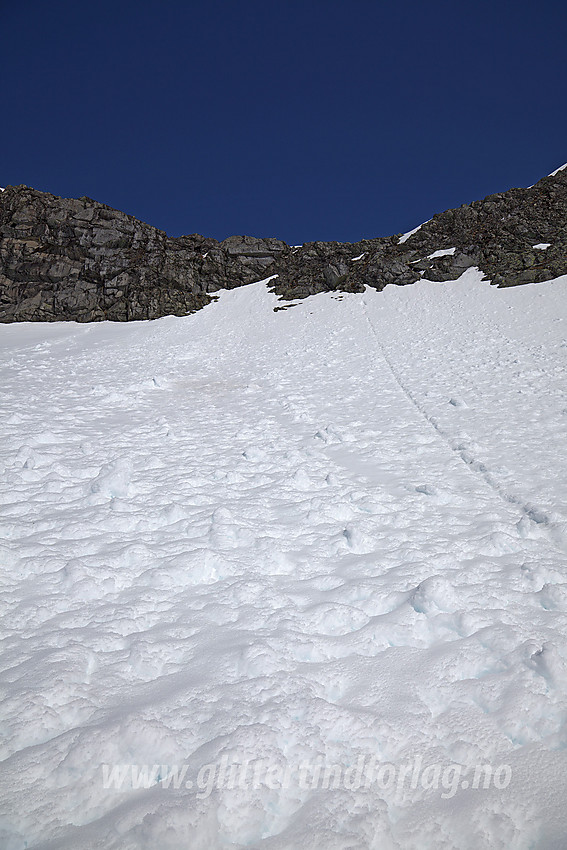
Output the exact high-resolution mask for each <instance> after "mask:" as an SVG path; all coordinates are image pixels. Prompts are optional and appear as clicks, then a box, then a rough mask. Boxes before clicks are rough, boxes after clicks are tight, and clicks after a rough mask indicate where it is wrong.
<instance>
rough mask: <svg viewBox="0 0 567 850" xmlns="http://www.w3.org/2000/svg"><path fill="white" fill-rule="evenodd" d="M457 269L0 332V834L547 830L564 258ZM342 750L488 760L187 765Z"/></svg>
mask: <svg viewBox="0 0 567 850" xmlns="http://www.w3.org/2000/svg"><path fill="white" fill-rule="evenodd" d="M480 278H481V275H480V273H478V272H477V271H476V270H468V271H467V272H466V273H465V274H464V275H463V276H462V277H461V278H460V279H459V280H458V281H457V282H453V283H444V284H438V283H432V282H429V281H421V282H419V283H417V284H415V285H412V286H406V287H393V286H388V287H386V289H385V290H384V291H383V292H381V293H378V292H376V291H374V290H367V291H366V292H365V293H364V294H346V293H341V294H340V295H335V294H332V293H325V294H322V295H318V296H315V297H312V298H309V299H307V300H305V301H302V302H300V303H299V304H297V305H296V306H295V307H293V309H289V310H285V311H278V312H274V310H273V307H274V306H277V304H278V302H277V300H276V297H275V296H274V295H273V294H271V293H270V292H268V290H267V287H266V285H265V284H264V283H260V284H255V285H253V286H249V287H244V288H240V289H235V290H232V291H229V292H222V293H220V299H219V301H218V302H216V303H214V304H212V305H210V306H209V307H207V308H206V309H205V310H202V311H199V312H198V313H196V314H194V315H192V316H189V317H186V318H173V317H170V318H164V319H160V320H157V321H154V322H148V323H128V324H112V323H102V324H93V325H78V324H72V323H65V324H64V323H57V324H19V325H4V326H2V327H1V328H0V380H1V385H2V390H3V417H2V420H1V422H0V427H1V436H2V439H1V443H0V459H1V461H2V469H3V470H4V473H3V476H2V479H1V480H0V503H1V504H2V519H1V520H0V534H1V541H0V559H1V563H2V566H3V570H2V572H1V586H0V603H1V605H2V613H3V617H2V620H1V622H2V626H1V634H0V636H1V638H2V640H3V651H2V655H1V658H0V664H1V670H2V682H3V685H2V687H3V705H2V726H1V728H2V740H1V744H2V753H1V758H2V759H3V763H2V768H3V769H2V772H1V774H0V800H1V803H0V811H1V812H2V815H1V816H0V847H2V848H5V849H6V850H22V848H45V850H48V848H49V850H63V848H65V850H92V848H104V850H142V848H143V850H156V848H160V850H161V848H166V850H169V848H172V850H173V848H175V850H179V848H191V850H195V848H196V849H197V850H211V849H212V848H241V847H244V846H246V847H249V848H250V847H252V848H266V850H283V848H298V847H304V848H306V849H307V848H308V850H314V848H321V850H323V848H325V850H339V848H340V849H341V850H346V848H375V850H384V848H387V850H393V849H394V848H403V850H406V848H408V850H414V849H415V850H418V848H419V850H421V848H431V850H433V848H435V850H439V849H441V850H449V849H450V850H469V848H470V850H478V848H486V850H498V848H502V850H504V848H506V850H510V848H512V850H523V849H524V848H525V850H527V848H536V847H537V848H538V850H542V848H560V847H563V846H564V836H565V833H566V828H567V816H566V815H565V804H564V801H565V794H566V792H567V770H566V768H567V728H566V717H567V650H566V645H565V632H566V629H567V570H566V567H567V563H566V561H567V509H566V505H567V455H566V453H565V444H566V441H567V398H566V392H565V377H566V367H567V345H566V342H565V329H566V321H567V277H563V278H559V279H558V280H556V281H552V282H547V283H542V284H536V285H531V286H522V287H512V288H506V289H501V290H499V289H497V288H495V287H491V286H490V285H489V283H487V282H482V281H481V279H480ZM363 756H364V758H365V759H366V758H370V757H374V758H377V759H378V761H379V763H380V764H382V765H384V764H385V765H388V764H389V765H392V766H393V768H395V769H396V770H398V771H399V770H402V769H405V767H404V766H406V765H414V764H415V763H416V759H422V760H423V764H424V765H431V766H432V768H434V766H435V765H441V766H442V769H443V771H444V773H443V775H444V776H447V777H449V774H446V773H445V771H446V769H447V766H451V765H458V766H459V767H460V768H462V769H463V771H464V770H467V769H469V768H470V767H471V766H473V765H477V764H486V763H489V764H491V765H494V766H495V767H497V766H499V765H508V766H509V769H510V771H511V779H510V782H509V784H506V787H502V788H498V787H495V786H494V784H492V785H491V786H490V787H489V788H487V789H484V788H477V789H473V788H472V787H471V785H470V774H463V775H466V776H467V779H463V780H462V782H459V783H458V784H457V785H456V786H455V787H454V788H453V787H452V786H450V783H446V784H445V786H444V788H445V790H443V787H442V786H438V787H434V783H433V784H431V783H429V784H428V783H425V782H423V781H420V782H418V783H416V787H410V785H411V783H410V781H409V779H408V782H407V785H406V786H404V787H403V788H402V789H401V791H400V790H399V788H398V786H396V787H390V786H388V783H387V782H386V781H385V780H384V777H385V773H383V774H382V780H384V781H382V784H381V785H380V783H378V784H376V783H373V784H372V785H371V786H370V787H368V788H366V787H357V786H356V783H352V782H350V780H349V782H348V783H347V781H346V776H347V774H346V772H345V779H344V782H342V783H339V786H338V787H336V788H335V787H332V786H331V787H329V788H324V787H321V785H320V784H319V785H317V784H316V783H314V782H311V783H310V782H307V783H306V782H304V781H303V782H302V781H301V780H300V778H298V775H297V773H295V774H293V777H294V778H292V781H290V782H289V783H287V785H286V786H285V787H281V788H280V787H277V786H276V787H275V788H273V787H270V783H269V782H267V781H258V782H257V783H256V784H255V785H254V783H252V784H251V783H246V782H245V783H243V786H242V787H238V785H237V786H236V787H230V783H227V782H220V780H219V781H218V783H217V784H216V785H215V786H214V787H206V783H205V782H201V783H199V782H198V781H197V785H195V781H196V777H198V776H201V777H202V778H203V777H205V774H204V773H200V771H202V769H203V766H204V765H218V764H220V763H221V762H222V759H223V757H224V758H225V762H226V760H229V761H230V763H231V764H232V763H242V762H244V761H245V760H247V759H250V760H252V761H254V762H257V761H258V760H261V759H263V760H265V762H266V764H268V765H272V766H275V767H276V768H278V767H281V766H286V767H288V766H290V767H291V768H296V767H297V766H299V765H301V764H302V763H303V762H308V763H309V764H314V763H319V764H335V765H342V766H343V768H344V769H345V771H346V770H347V769H351V772H352V769H353V768H354V766H355V765H356V764H357V761H358V759H359V758H361V757H363ZM154 764H155V765H165V766H171V765H185V766H186V767H187V771H188V772H187V774H186V775H187V776H188V777H189V780H187V782H188V783H189V784H186V783H185V782H183V783H182V784H181V786H180V787H179V788H178V789H175V788H173V787H169V788H167V789H166V788H165V787H163V783H160V782H156V781H154V783H153V784H152V785H151V787H148V788H144V787H140V788H138V789H137V790H132V788H131V785H130V787H128V782H126V783H125V786H124V787H123V788H116V787H108V788H105V787H104V782H103V766H104V765H106V766H113V765H137V766H140V765H150V767H151V766H152V765H154ZM165 772H167V771H165ZM430 774H431V776H434V774H435V770H434V769H433V770H432V772H430ZM349 776H351V774H349ZM160 777H161V778H163V775H161V774H160V776H157V777H156V778H155V779H156V780H158V779H159V778H160ZM191 783H193V784H192V785H191ZM232 784H233V786H234V783H232ZM467 784H468V787H467ZM503 784H505V783H503ZM311 786H313V787H311ZM382 786H384V787H382ZM197 788H201V789H202V788H205V791H203V792H202V793H197V792H196V789H197ZM207 791H208V792H210V793H207ZM453 792H454V793H453Z"/></svg>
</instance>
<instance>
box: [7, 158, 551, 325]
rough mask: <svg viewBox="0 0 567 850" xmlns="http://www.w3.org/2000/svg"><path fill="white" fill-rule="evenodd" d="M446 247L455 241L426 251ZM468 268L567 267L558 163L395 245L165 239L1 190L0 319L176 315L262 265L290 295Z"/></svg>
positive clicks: (112, 216) (82, 208)
mask: <svg viewBox="0 0 567 850" xmlns="http://www.w3.org/2000/svg"><path fill="white" fill-rule="evenodd" d="M538 243H551V245H550V247H549V248H547V249H546V250H539V249H535V248H533V246H534V245H535V244H538ZM444 249H445V250H446V249H455V250H454V252H453V253H452V254H451V255H445V256H441V257H433V258H431V257H430V255H431V254H433V253H434V252H435V251H438V250H444ZM470 266H478V267H479V268H480V269H481V270H482V271H483V272H484V274H485V276H486V277H487V278H489V279H490V280H491V281H492V283H494V284H496V285H498V286H514V285H518V284H524V283H533V282H539V281H543V280H549V279H552V278H555V277H558V276H559V275H562V274H567V169H564V170H562V171H559V172H557V174H556V175H555V176H550V177H544V178H543V179H542V180H540V181H539V182H538V183H537V184H536V185H535V186H533V187H531V188H529V189H510V190H509V191H507V192H502V193H499V194H496V195H489V196H488V197H487V198H485V199H484V200H482V201H475V202H474V203H472V204H465V205H463V206H461V207H459V208H458V209H454V210H448V211H447V212H444V213H440V214H438V215H435V216H434V217H433V218H432V219H431V221H428V222H426V223H425V224H423V225H422V226H421V227H420V228H419V229H418V230H417V231H416V232H415V233H414V234H413V235H412V236H410V237H408V238H407V239H406V240H405V241H404V242H403V243H402V244H400V241H399V234H398V235H395V236H390V237H387V238H378V239H368V240H362V241H360V242H355V243H340V242H310V243H306V244H305V245H303V246H301V247H300V248H293V247H290V246H288V245H286V243H285V242H282V241H280V240H278V239H272V238H270V239H255V238H253V237H250V236H231V237H230V238H229V239H225V240H224V241H223V242H218V241H217V240H215V239H207V238H205V237H203V236H199V235H197V234H195V235H192V236H181V237H178V238H170V237H168V236H167V235H166V234H165V233H164V232H163V231H161V230H157V229H156V228H154V227H151V226H150V225H148V224H144V223H143V222H140V221H138V220H137V219H135V218H134V217H133V216H129V215H126V214H125V213H121V212H119V211H117V210H114V209H112V208H111V207H108V206H105V205H104V204H100V203H98V202H97V201H93V200H91V199H90V198H79V199H78V200H73V199H62V198H58V197H56V196H54V195H50V194H47V193H45V192H38V191H36V190H34V189H30V188H28V187H26V186H15V187H14V186H9V187H7V188H6V189H5V191H4V192H1V193H0V322H17V321H57V320H75V321H82V322H88V321H100V320H103V319H111V320H115V321H129V320H134V319H153V318H158V317H159V316H164V315H170V314H173V315H185V314H186V313H188V312H192V311H194V310H198V309H199V308H201V307H204V306H205V305H206V304H208V303H209V302H210V301H211V296H210V293H214V292H215V291H217V290H218V289H221V288H233V287H236V286H242V285H244V284H247V283H252V282H254V281H257V280H261V279H263V278H266V277H268V276H271V275H277V278H275V279H274V281H273V284H272V285H273V287H274V290H275V292H276V293H277V294H278V295H280V296H281V298H283V299H287V300H290V299H297V298H304V297H306V296H308V295H313V294H316V293H318V292H325V291H336V290H339V291H345V292H361V291H363V289H364V287H365V285H368V286H371V287H374V288H375V289H378V290H381V289H383V288H384V286H386V285H387V284H388V283H394V284H397V285H405V284H409V283H414V282H415V281H417V280H419V279H420V278H421V277H426V278H427V279H429V280H438V281H444V280H453V279H455V278H457V277H459V275H460V274H462V272H463V271H464V270H465V269H466V268H469V267H470Z"/></svg>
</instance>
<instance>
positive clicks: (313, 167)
mask: <svg viewBox="0 0 567 850" xmlns="http://www.w3.org/2000/svg"><path fill="white" fill-rule="evenodd" d="M0 12H1V20H2V29H3V36H2V45H1V49H0V81H1V90H2V95H1V111H0V116H1V120H2V126H3V129H2V132H1V133H0V185H7V184H18V183H26V184H27V185H29V186H34V187H35V188H37V189H42V190H45V191H49V192H53V193H54V194H57V195H64V196H68V197H79V196H81V195H88V196H90V197H92V198H95V199H96V200H99V201H103V202H104V203H107V204H110V205H111V206H113V207H117V208H118V209H121V210H124V211H125V212H129V213H132V214H133V215H136V216H137V217H139V218H141V219H143V220H144V221H147V222H149V223H151V224H154V225H156V226H157V227H160V228H162V229H164V230H166V231H167V232H168V233H169V234H170V235H174V236H178V235H181V234H183V233H194V232H199V233H203V234H205V235H207V236H215V237H217V238H218V239H223V238H225V237H226V236H229V235H231V234H234V233H238V234H241V233H247V234H251V235H257V236H279V237H280V238H282V239H285V240H286V241H288V242H290V243H293V244H295V243H301V242H304V241H311V240H315V239H325V240H330V239H336V240H340V241H355V240H357V239H361V238H365V237H373V236H383V235H389V234H391V233H398V232H401V231H405V230H408V229H410V228H411V227H414V226H416V225H417V224H420V223H421V222H422V221H424V220H426V219H428V218H430V217H431V216H432V215H433V214H434V213H435V212H441V211H442V210H444V209H446V208H448V207H454V206H459V205H460V204H462V203H466V202H469V201H472V200H475V199H476V198H482V197H484V196H485V195H487V194H489V193H492V192H497V191H503V190H505V189H508V188H510V187H511V186H525V185H529V184H531V183H533V182H535V181H536V180H538V179H539V178H540V177H541V176H543V175H544V174H547V173H548V172H550V171H552V170H554V169H555V168H557V167H558V166H559V165H562V164H563V163H564V162H566V161H567V110H566V109H565V93H566V91H567V3H566V2H565V0H539V2H527V0H514V2H508V0H453V2H445V0H427V2H425V1H424V2H419V0H405V2H380V0H344V2H343V0H302V2H299V0H282V2H280V1H279V0H241V2H239V3H236V2H228V0H206V2H205V0H194V2H177V0H161V2H157V0H113V2H108V0H96V2H89V3H87V2H80V0H73V1H72V2H69V0H51V2H49V3H48V2H45V0H39V1H38V0H36V2H34V0H21V2H20V3H19V4H17V3H15V2H14V0H0Z"/></svg>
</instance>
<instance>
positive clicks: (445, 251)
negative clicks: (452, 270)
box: [427, 248, 457, 260]
mask: <svg viewBox="0 0 567 850" xmlns="http://www.w3.org/2000/svg"><path fill="white" fill-rule="evenodd" d="M456 250H457V249H456V248H440V249H439V250H438V251H434V252H433V253H432V254H429V256H428V257H427V259H428V260H434V259H435V258H436V257H452V256H453V254H454V253H455V251H456Z"/></svg>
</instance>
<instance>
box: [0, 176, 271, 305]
mask: <svg viewBox="0 0 567 850" xmlns="http://www.w3.org/2000/svg"><path fill="white" fill-rule="evenodd" d="M285 247H286V246H285V244H284V243H283V242H280V241H279V240H277V239H252V238H250V237H245V236H242V237H241V236H233V237H231V238H230V239H226V240H225V241H224V242H220V243H219V242H217V241H216V240H215V239H205V238H204V237H202V236H198V235H194V236H182V237H180V238H178V239H170V238H168V237H167V236H166V234H165V233H163V231H161V230H157V229H156V228H155V227H151V226H150V225H148V224H144V223H143V222H141V221H138V220H137V219H135V218H134V217H133V216H129V215H125V214H124V213H121V212H118V211H117V210H113V209H111V208H110V207H107V206H105V205H104V204H99V203H97V202H96V201H92V200H90V199H89V198H80V199H79V200H69V199H62V198H57V197H55V196H54V195H49V194H47V193H44V192H37V191H35V190H34V189H29V188H28V187H26V186H15V187H14V186H9V187H7V188H6V189H5V191H4V192H2V193H1V194H0V321H3V322H13V321H32V320H33V321H56V320H61V319H73V320H75V321H80V322H90V321H99V320H102V319H113V320H116V321H129V320H133V319H153V318H157V317H158V316H164V315H168V314H174V315H185V314H186V313H187V312H191V311H193V310H197V309H199V308H200V307H203V306H205V304H208V303H209V301H210V300H211V299H210V296H209V294H208V293H210V292H214V291H215V290H218V289H220V288H221V287H234V286H242V285H243V284H245V283H251V282H252V281H255V280H259V279H261V278H262V277H265V274H264V271H265V269H266V267H267V266H269V265H271V264H272V263H273V261H274V258H275V257H276V256H277V255H278V254H279V253H280V252H281V251H282V250H283V249H284V248H285Z"/></svg>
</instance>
